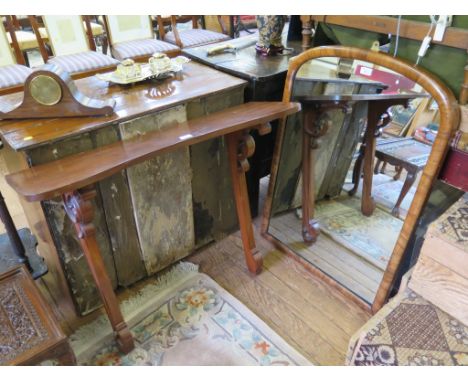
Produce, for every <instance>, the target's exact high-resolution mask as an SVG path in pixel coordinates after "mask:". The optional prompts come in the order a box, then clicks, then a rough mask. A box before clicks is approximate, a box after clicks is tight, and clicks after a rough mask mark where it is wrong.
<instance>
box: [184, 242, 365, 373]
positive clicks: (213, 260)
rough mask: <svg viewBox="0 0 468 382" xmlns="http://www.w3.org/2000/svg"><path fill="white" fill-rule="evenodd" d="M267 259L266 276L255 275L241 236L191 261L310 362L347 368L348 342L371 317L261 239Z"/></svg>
mask: <svg viewBox="0 0 468 382" xmlns="http://www.w3.org/2000/svg"><path fill="white" fill-rule="evenodd" d="M256 240H257V246H258V248H259V249H260V251H261V252H262V254H263V255H264V259H265V265H264V269H263V272H262V273H261V274H259V275H257V276H254V275H251V274H250V273H249V272H248V270H247V268H246V266H245V263H244V258H243V252H242V249H241V248H240V245H241V242H240V237H239V234H238V233H236V234H234V235H231V236H229V237H227V238H226V239H224V240H222V241H220V242H218V243H216V244H214V245H211V246H209V247H207V248H204V249H203V250H202V251H200V252H199V253H196V254H194V255H192V256H190V257H189V258H188V260H189V261H191V262H193V263H196V264H199V265H200V270H201V272H204V273H206V274H208V275H209V276H210V277H212V278H213V279H214V280H215V281H216V282H218V284H220V285H221V286H222V287H223V288H225V289H226V290H227V291H228V292H230V293H231V294H232V295H233V296H235V297H237V298H238V299H239V300H240V301H242V302H243V303H244V304H245V305H246V306H247V307H248V308H249V309H251V310H252V311H253V312H254V313H255V314H257V315H258V316H259V317H260V318H261V319H262V320H264V321H265V322H266V323H267V324H268V325H269V326H270V327H272V328H273V329H274V330H275V331H276V332H277V333H278V334H279V335H281V336H282V337H283V338H284V339H285V340H286V341H288V342H289V343H290V344H291V345H292V346H294V347H295V348H296V349H297V350H298V351H299V352H301V353H302V354H303V355H304V356H305V357H307V358H308V359H309V360H310V361H311V362H313V363H314V364H318V365H342V364H343V363H344V359H345V355H346V348H347V345H348V342H349V338H350V337H351V335H352V334H354V333H355V332H356V331H357V330H358V329H359V328H360V327H361V326H362V325H363V324H364V323H365V322H366V321H367V320H368V319H369V317H370V314H369V313H368V312H366V311H364V309H362V308H361V307H360V306H358V305H356V304H354V303H352V302H350V301H349V300H347V299H346V298H345V297H344V296H342V295H341V293H340V292H338V291H337V290H336V289H335V288H333V287H331V286H329V285H328V284H326V283H325V282H324V281H322V280H319V279H317V278H316V277H314V276H313V275H311V274H310V273H309V272H308V271H307V270H305V268H304V267H303V266H302V265H301V264H299V263H298V262H296V261H294V260H292V259H291V258H289V257H288V256H286V255H284V254H282V253H280V252H279V251H277V250H275V249H274V248H273V246H272V245H271V244H270V243H269V242H267V241H266V240H265V239H263V238H262V237H261V236H260V235H258V234H256Z"/></svg>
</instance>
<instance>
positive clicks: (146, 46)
mask: <svg viewBox="0 0 468 382" xmlns="http://www.w3.org/2000/svg"><path fill="white" fill-rule="evenodd" d="M178 50H179V47H178V46H177V45H172V44H169V43H167V42H164V41H160V40H156V39H142V40H133V41H126V42H121V43H117V44H114V45H113V46H112V54H113V56H114V57H115V58H116V59H118V60H124V59H126V58H134V57H142V56H148V55H152V54H153V53H158V52H160V53H164V52H169V51H178Z"/></svg>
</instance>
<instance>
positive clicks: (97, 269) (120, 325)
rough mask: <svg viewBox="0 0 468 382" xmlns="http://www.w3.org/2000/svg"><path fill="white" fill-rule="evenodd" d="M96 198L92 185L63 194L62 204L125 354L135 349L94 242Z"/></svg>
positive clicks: (120, 347)
mask: <svg viewBox="0 0 468 382" xmlns="http://www.w3.org/2000/svg"><path fill="white" fill-rule="evenodd" d="M95 196H96V191H95V190H94V187H93V186H92V185H91V186H87V187H85V188H82V189H80V190H77V191H73V192H69V193H66V194H64V195H63V203H64V207H65V211H66V213H67V215H68V217H69V218H70V219H71V221H72V222H73V223H74V225H75V229H76V233H77V235H78V238H79V239H80V245H81V248H82V249H83V252H84V255H85V258H86V261H87V263H88V266H89V269H90V271H91V274H92V276H93V278H94V282H95V283H96V286H97V288H98V291H99V294H100V296H101V299H102V301H103V304H104V308H105V309H106V312H107V315H108V317H109V320H110V322H111V325H112V328H113V329H114V333H115V335H116V339H117V344H118V347H119V349H120V350H121V351H122V352H124V353H128V352H130V351H131V350H132V349H133V348H134V343H133V338H132V335H131V333H130V330H129V329H128V327H127V324H126V322H125V321H124V318H123V316H122V312H121V311H120V307H119V302H118V300H117V296H116V295H115V293H114V290H113V288H112V283H111V281H110V278H109V276H108V274H107V271H106V268H105V265H104V261H103V259H102V256H101V253H100V251H99V246H98V243H97V240H96V231H95V228H94V225H93V217H94V209H93V204H92V199H93V198H94V197H95Z"/></svg>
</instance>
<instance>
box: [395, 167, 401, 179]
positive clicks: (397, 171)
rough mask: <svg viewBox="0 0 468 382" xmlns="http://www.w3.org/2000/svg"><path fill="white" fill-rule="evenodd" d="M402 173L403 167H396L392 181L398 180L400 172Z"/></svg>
mask: <svg viewBox="0 0 468 382" xmlns="http://www.w3.org/2000/svg"><path fill="white" fill-rule="evenodd" d="M402 171H403V166H396V174H395V176H394V177H393V180H398V179H400V176H401V172H402Z"/></svg>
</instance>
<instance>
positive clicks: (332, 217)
mask: <svg viewBox="0 0 468 382" xmlns="http://www.w3.org/2000/svg"><path fill="white" fill-rule="evenodd" d="M315 218H316V219H317V220H318V221H319V222H320V228H321V230H322V231H323V232H324V233H326V234H327V235H329V236H331V237H332V238H333V239H334V240H335V241H337V242H338V243H340V244H341V245H343V246H344V247H346V248H348V249H350V250H351V251H353V252H355V253H356V254H357V255H358V256H360V257H362V258H364V259H365V260H367V261H369V262H370V263H371V264H373V265H375V266H376V267H378V268H379V269H382V270H385V268H386V267H387V263H388V260H389V259H390V256H391V254H392V252H393V247H394V246H395V243H396V241H397V239H398V235H399V234H400V231H401V227H402V226H403V221H401V220H400V219H397V218H395V217H393V216H392V215H390V214H389V213H387V212H385V211H383V210H381V209H380V208H376V209H375V211H374V213H373V214H372V216H370V217H366V216H364V215H363V214H362V213H361V200H360V199H358V198H356V197H352V198H350V197H348V196H345V197H341V198H338V199H334V200H330V201H320V202H319V203H317V205H316V209H315Z"/></svg>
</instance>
